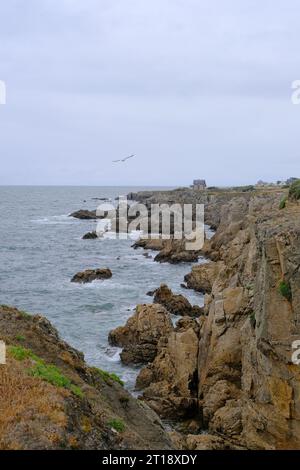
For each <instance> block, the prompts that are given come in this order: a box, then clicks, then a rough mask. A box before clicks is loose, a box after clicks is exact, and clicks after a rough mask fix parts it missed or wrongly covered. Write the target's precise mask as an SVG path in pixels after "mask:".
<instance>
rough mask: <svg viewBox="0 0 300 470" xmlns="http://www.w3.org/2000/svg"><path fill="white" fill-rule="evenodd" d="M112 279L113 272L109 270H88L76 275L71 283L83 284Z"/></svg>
mask: <svg viewBox="0 0 300 470" xmlns="http://www.w3.org/2000/svg"><path fill="white" fill-rule="evenodd" d="M111 277H112V272H111V270H110V269H108V268H101V269H86V270H85V271H82V272H79V273H77V274H75V275H74V276H73V277H72V279H71V282H79V283H81V284H84V283H87V282H92V281H95V280H97V279H109V278H111Z"/></svg>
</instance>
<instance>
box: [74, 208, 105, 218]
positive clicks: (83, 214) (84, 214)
mask: <svg viewBox="0 0 300 470" xmlns="http://www.w3.org/2000/svg"><path fill="white" fill-rule="evenodd" d="M69 217H74V218H75V219H82V220H95V219H97V218H98V217H97V215H96V211H95V210H94V211H89V210H87V209H80V210H78V211H76V212H72V214H70V215H69Z"/></svg>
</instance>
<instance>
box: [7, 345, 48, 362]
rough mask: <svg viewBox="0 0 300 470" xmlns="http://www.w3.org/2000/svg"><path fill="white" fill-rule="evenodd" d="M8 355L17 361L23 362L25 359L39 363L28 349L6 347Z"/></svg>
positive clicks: (36, 357)
mask: <svg viewBox="0 0 300 470" xmlns="http://www.w3.org/2000/svg"><path fill="white" fill-rule="evenodd" d="M7 349H8V352H9V354H10V355H11V356H12V357H13V358H14V359H16V360H17V361H24V360H25V359H33V360H35V361H41V360H42V359H40V358H39V357H38V356H36V355H35V354H34V353H33V352H32V351H31V350H30V349H25V348H23V347H22V346H8V348H7Z"/></svg>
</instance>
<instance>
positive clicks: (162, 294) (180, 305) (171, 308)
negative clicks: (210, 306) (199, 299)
mask: <svg viewBox="0 0 300 470" xmlns="http://www.w3.org/2000/svg"><path fill="white" fill-rule="evenodd" d="M154 303H158V304H161V305H163V306H164V307H165V308H166V309H167V310H168V312H170V313H172V314H173V315H182V316H183V315H188V316H190V317H198V316H200V315H202V314H203V309H202V308H201V307H199V306H198V305H191V304H190V302H189V301H188V300H187V299H186V298H185V297H184V296H183V295H181V294H173V292H172V291H171V289H169V287H168V286H167V285H166V284H161V286H160V287H159V288H158V289H157V290H156V291H155V293H154Z"/></svg>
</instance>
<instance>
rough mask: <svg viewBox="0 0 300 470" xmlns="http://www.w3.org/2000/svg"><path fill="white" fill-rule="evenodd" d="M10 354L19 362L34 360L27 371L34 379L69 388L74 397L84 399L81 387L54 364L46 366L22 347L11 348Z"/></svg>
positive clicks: (9, 348) (9, 349)
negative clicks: (73, 382)
mask: <svg viewBox="0 0 300 470" xmlns="http://www.w3.org/2000/svg"><path fill="white" fill-rule="evenodd" d="M8 352H9V354H10V355H11V356H12V357H13V358H14V359H16V360H17V361H25V360H26V359H32V360H33V361H34V362H35V364H34V365H33V366H32V367H31V368H29V369H28V370H27V372H28V374H29V375H31V376H32V377H38V378H39V379H41V380H44V381H45V382H48V383H50V384H52V385H54V386H56V387H63V388H67V389H68V390H70V391H71V392H73V393H74V395H76V396H78V397H80V398H82V397H83V392H82V390H81V389H80V387H78V386H77V385H74V384H72V382H71V380H70V379H69V378H68V377H66V376H65V375H63V374H62V373H61V371H60V370H59V368H58V367H56V366H55V365H52V364H46V363H45V362H44V361H43V359H41V358H40V357H38V356H37V355H36V354H34V353H33V352H32V351H31V350H30V349H25V348H23V347H22V346H9V347H8Z"/></svg>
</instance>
